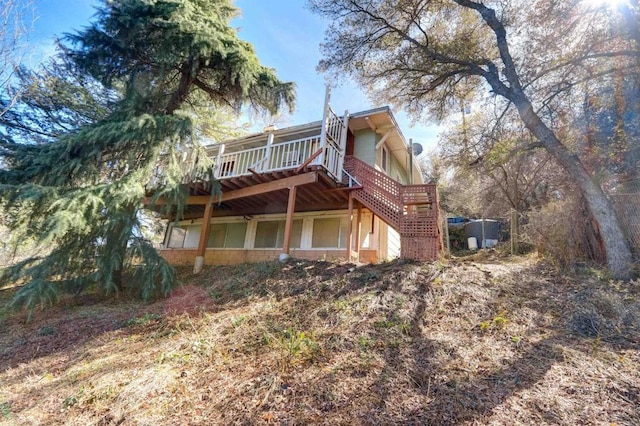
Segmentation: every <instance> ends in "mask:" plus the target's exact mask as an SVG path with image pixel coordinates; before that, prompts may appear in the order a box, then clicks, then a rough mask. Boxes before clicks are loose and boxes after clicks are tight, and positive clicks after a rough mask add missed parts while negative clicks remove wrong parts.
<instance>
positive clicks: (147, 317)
mask: <svg viewBox="0 0 640 426" xmlns="http://www.w3.org/2000/svg"><path fill="white" fill-rule="evenodd" d="M160 320H162V316H161V315H158V314H152V313H146V314H144V315H142V316H141V317H135V318H131V319H128V320H127V321H126V322H125V326H127V327H133V326H136V325H146V324H149V323H152V322H157V321H160Z"/></svg>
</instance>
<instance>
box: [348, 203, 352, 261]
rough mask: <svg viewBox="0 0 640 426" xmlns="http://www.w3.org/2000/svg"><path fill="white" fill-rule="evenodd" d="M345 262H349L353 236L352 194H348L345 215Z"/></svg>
mask: <svg viewBox="0 0 640 426" xmlns="http://www.w3.org/2000/svg"><path fill="white" fill-rule="evenodd" d="M347 218H348V220H347V260H348V261H351V246H352V240H353V238H352V237H353V236H352V235H351V232H352V231H353V192H350V193H349V213H348V214H347Z"/></svg>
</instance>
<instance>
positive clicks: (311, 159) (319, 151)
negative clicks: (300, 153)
mask: <svg viewBox="0 0 640 426" xmlns="http://www.w3.org/2000/svg"><path fill="white" fill-rule="evenodd" d="M320 154H322V149H319V150H317V151H316V152H314V153H313V154H311V157H309V158H307V159H306V160H304V162H303V163H302V164H300V167H298V168H297V169H296V174H297V173H300V172H301V171H303V170H304V168H305V167H307V166H308V165H309V164H311V162H312V161H313V160H315V159H316V158H317V157H318V155H320Z"/></svg>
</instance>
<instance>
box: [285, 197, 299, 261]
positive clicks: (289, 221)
mask: <svg viewBox="0 0 640 426" xmlns="http://www.w3.org/2000/svg"><path fill="white" fill-rule="evenodd" d="M296 189H297V188H296V187H295V186H292V187H290V188H289V202H288V203H287V218H286V219H285V223H284V241H283V242H282V253H284V254H287V255H288V254H289V248H290V247H291V227H292V226H293V212H294V211H295V210H296Z"/></svg>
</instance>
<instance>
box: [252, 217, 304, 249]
mask: <svg viewBox="0 0 640 426" xmlns="http://www.w3.org/2000/svg"><path fill="white" fill-rule="evenodd" d="M284 226H285V221H284V220H268V221H262V222H258V226H257V228H256V239H255V244H254V247H255V248H280V247H282V245H283V242H284ZM301 238H302V220H294V221H293V224H292V226H291V244H290V245H289V246H290V247H291V248H299V247H300V240H301Z"/></svg>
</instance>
